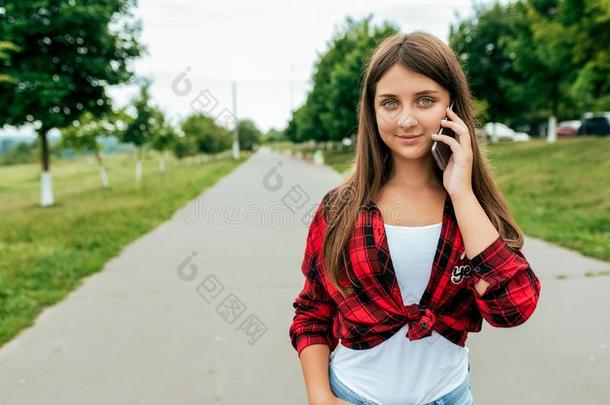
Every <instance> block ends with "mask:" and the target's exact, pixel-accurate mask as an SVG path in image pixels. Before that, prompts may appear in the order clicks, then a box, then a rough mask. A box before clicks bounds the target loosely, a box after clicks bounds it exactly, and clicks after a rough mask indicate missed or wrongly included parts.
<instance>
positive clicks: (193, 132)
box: [180, 113, 233, 153]
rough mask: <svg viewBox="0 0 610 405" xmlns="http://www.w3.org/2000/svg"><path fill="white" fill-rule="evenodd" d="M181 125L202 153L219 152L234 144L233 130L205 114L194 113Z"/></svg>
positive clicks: (186, 135)
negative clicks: (230, 130)
mask: <svg viewBox="0 0 610 405" xmlns="http://www.w3.org/2000/svg"><path fill="white" fill-rule="evenodd" d="M180 126H181V129H182V131H183V132H184V134H185V137H187V138H192V139H193V142H194V143H195V144H196V145H197V151H198V152H200V153H218V152H222V151H224V150H227V149H230V148H231V146H232V145H233V135H232V134H231V132H229V131H228V130H227V129H225V128H224V127H221V126H220V125H218V124H216V122H214V119H213V118H212V117H209V116H207V115H205V114H199V113H196V114H192V115H190V116H188V117H187V118H186V119H185V120H184V121H183V122H182V124H181V125H180Z"/></svg>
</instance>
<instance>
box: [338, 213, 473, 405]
mask: <svg viewBox="0 0 610 405" xmlns="http://www.w3.org/2000/svg"><path fill="white" fill-rule="evenodd" d="M384 225H385V230H386V236H387V240H388V246H389V248H390V256H391V259H392V263H393V265H394V269H395V272H396V277H397V279H398V285H399V286H400V292H401V295H402V299H403V302H404V304H405V305H409V304H412V303H419V300H420V299H421V297H422V295H423V293H424V291H425V289H426V286H427V285H428V280H429V279H430V273H431V271H432V263H433V261H434V256H435V254H436V247H437V245H438V240H439V238H440V233H441V225H442V223H438V224H432V225H426V226H416V227H408V226H397V225H388V224H384ZM408 327H409V325H404V326H403V327H402V328H401V329H400V330H399V331H398V332H397V333H395V334H394V335H393V336H392V337H390V338H389V339H387V340H385V341H384V342H382V343H380V344H379V345H377V346H375V347H372V348H370V349H364V350H354V349H350V348H348V347H345V346H343V345H342V344H341V343H340V342H339V344H338V345H337V348H336V349H335V350H334V351H333V353H332V354H331V356H330V367H331V368H332V370H333V372H334V374H335V375H336V377H337V378H338V379H339V380H340V381H341V382H342V383H343V384H344V385H346V386H347V387H348V388H350V389H351V390H352V391H354V392H355V393H356V394H358V395H360V396H361V397H363V398H366V399H368V401H370V402H372V403H377V404H381V405H407V404H410V405H418V404H425V403H428V402H432V401H434V400H436V399H438V398H440V397H442V396H444V395H446V394H448V393H449V392H451V391H453V390H454V389H455V388H456V387H458V386H459V385H460V384H461V383H462V382H463V381H464V379H466V377H467V375H468V351H469V348H468V347H466V346H465V347H461V346H458V345H456V344H455V343H453V342H451V341H450V340H448V339H447V338H445V337H444V336H442V335H441V334H439V333H438V332H436V331H434V330H433V331H432V335H431V336H429V337H425V338H422V339H418V340H414V341H410V340H409V339H408V338H407V330H408Z"/></svg>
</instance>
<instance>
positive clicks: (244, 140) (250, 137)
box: [237, 119, 263, 150]
mask: <svg viewBox="0 0 610 405" xmlns="http://www.w3.org/2000/svg"><path fill="white" fill-rule="evenodd" d="M237 131H238V134H239V145H240V148H241V149H242V150H253V149H254V145H258V144H260V143H261V139H262V137H263V134H262V133H261V131H260V129H258V127H257V126H256V124H255V123H254V122H253V121H252V120H248V119H243V120H239V122H238V123H237Z"/></svg>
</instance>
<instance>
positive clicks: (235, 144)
mask: <svg viewBox="0 0 610 405" xmlns="http://www.w3.org/2000/svg"><path fill="white" fill-rule="evenodd" d="M231 90H232V93H233V115H234V118H235V127H234V128H233V160H237V159H239V130H238V128H237V127H238V125H237V124H238V123H239V119H238V118H237V84H235V81H234V80H233V81H231Z"/></svg>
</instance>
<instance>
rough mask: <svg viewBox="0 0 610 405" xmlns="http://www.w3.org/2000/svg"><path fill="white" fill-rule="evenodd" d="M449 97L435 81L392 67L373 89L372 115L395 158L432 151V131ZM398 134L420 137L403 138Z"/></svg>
mask: <svg viewBox="0 0 610 405" xmlns="http://www.w3.org/2000/svg"><path fill="white" fill-rule="evenodd" d="M449 98H450V96H449V92H448V91H447V90H445V89H444V88H443V87H442V86H440V85H439V84H438V83H436V82H435V81H434V80H432V79H430V78H428V77H426V76H423V75H420V74H418V73H415V72H413V71H411V70H409V69H407V68H405V67H403V66H401V65H394V66H392V67H391V68H390V69H389V70H388V71H387V72H386V73H385V74H384V75H383V76H382V77H381V79H380V80H379V82H378V83H377V88H376V91H375V116H376V121H377V128H378V130H379V134H380V135H381V139H382V140H383V142H384V143H385V144H386V145H387V146H388V147H389V148H390V150H392V152H393V153H394V155H397V157H403V158H406V159H419V158H421V157H424V156H425V155H426V154H431V148H432V143H433V140H432V137H431V134H432V133H434V132H438V130H439V128H440V126H441V123H440V121H441V120H442V119H443V118H444V117H445V115H446V109H447V107H448V106H449V103H450V99H449ZM443 132H445V130H443ZM400 135H403V136H410V135H419V136H418V137H417V138H414V139H412V140H404V139H401V138H400V137H399V136H400Z"/></svg>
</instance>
